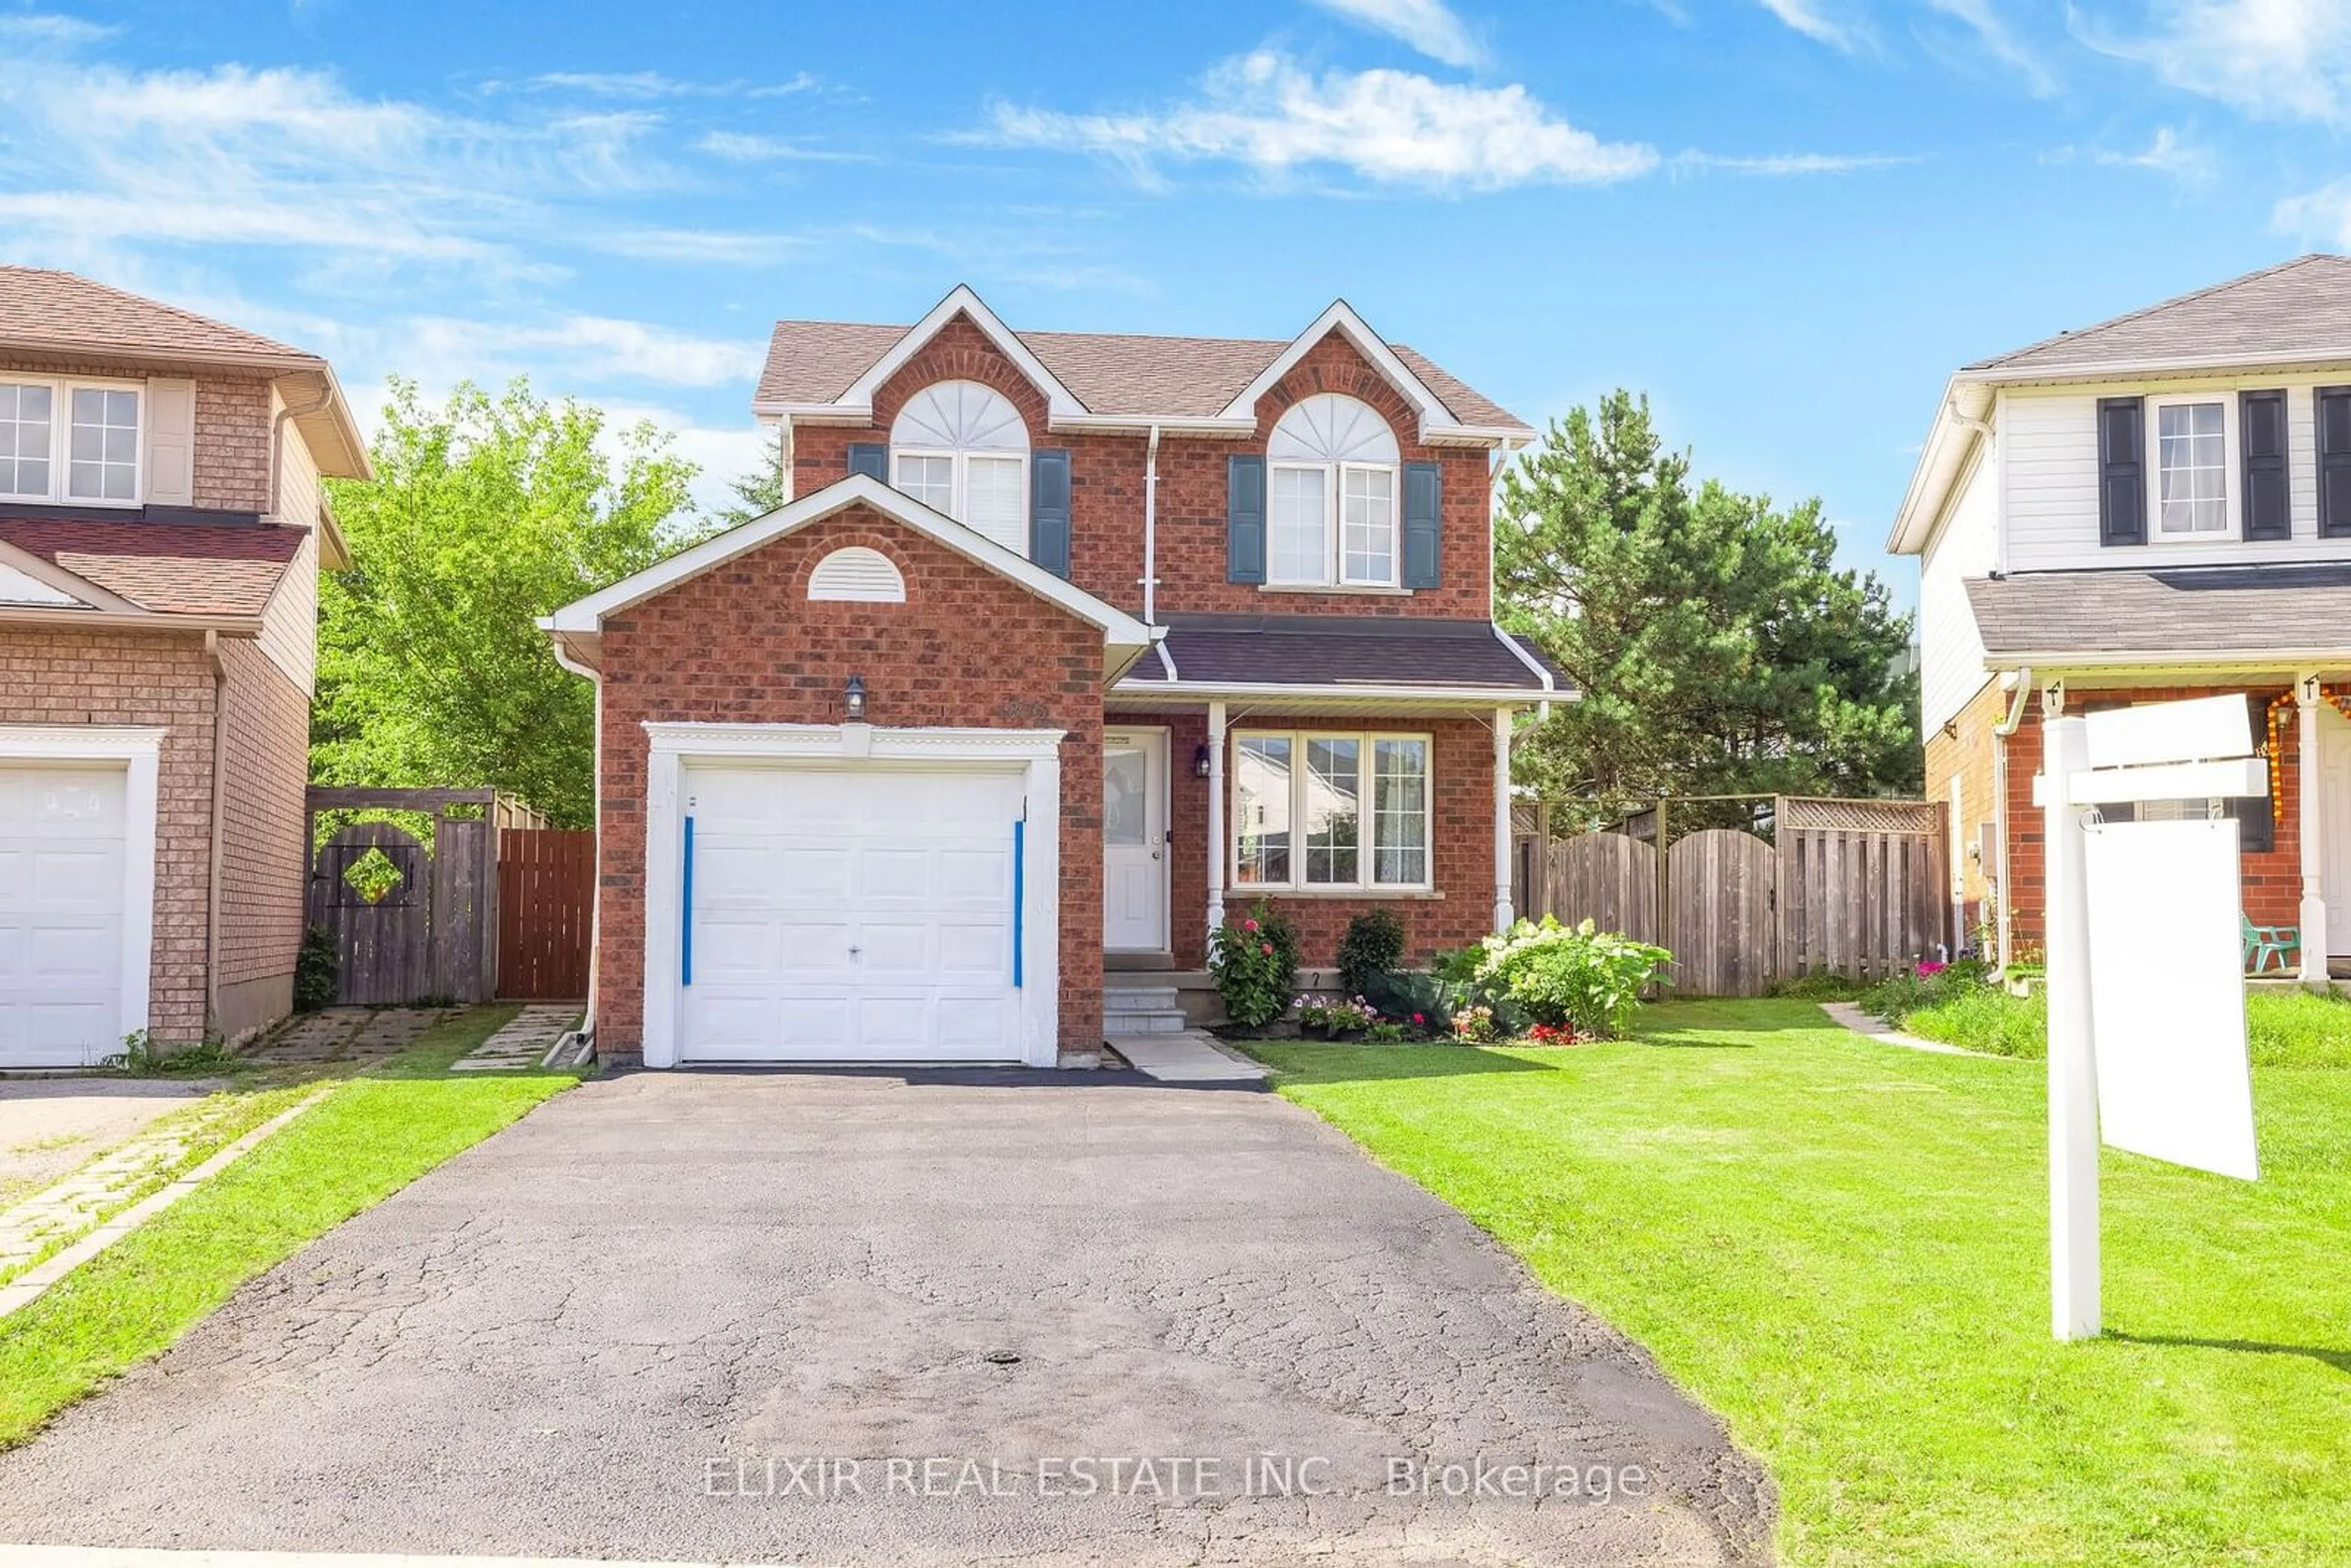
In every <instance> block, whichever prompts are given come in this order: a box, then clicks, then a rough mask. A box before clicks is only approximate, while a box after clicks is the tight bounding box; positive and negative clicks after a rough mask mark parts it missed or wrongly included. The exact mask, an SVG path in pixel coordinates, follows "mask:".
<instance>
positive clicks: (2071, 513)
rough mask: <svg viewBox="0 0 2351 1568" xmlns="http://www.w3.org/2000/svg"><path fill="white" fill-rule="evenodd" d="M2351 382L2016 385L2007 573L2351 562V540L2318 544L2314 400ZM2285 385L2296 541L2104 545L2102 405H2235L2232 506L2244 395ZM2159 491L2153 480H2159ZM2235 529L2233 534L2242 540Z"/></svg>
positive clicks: (2006, 404) (2007, 416) (2010, 424)
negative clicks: (2191, 401) (2190, 395)
mask: <svg viewBox="0 0 2351 1568" xmlns="http://www.w3.org/2000/svg"><path fill="white" fill-rule="evenodd" d="M2346 382H2351V368H2346V369H2345V370H2343V371H2340V372H2336V373H2333V374H2329V375H2324V376H2313V375H2310V374H2308V373H2306V372H2305V373H2304V374H2302V375H2299V376H2297V377H2294V378H2292V379H2288V378H2285V377H2282V376H2258V375H2255V376H2229V377H2209V378H2196V379H2173V380H2167V381H2159V382H2116V383H2113V384H2109V385H2099V386H2094V387H2069V388H2063V389H2055V390H2051V391H2045V392H2044V391H2039V390H2031V391H2026V390H2019V389H2015V388H2011V389H2009V390H2007V391H2004V392H2001V400H2000V410H1999V423H2000V430H2001V467H2002V470H2003V473H2004V476H2005V483H2006V490H2005V498H2006V509H2007V552H2006V555H2007V568H2008V570H2011V571H2060V570H2083V569H2085V568H2086V569H2095V568H2097V567H2132V568H2141V569H2144V568H2148V567H2162V566H2220V565H2237V564H2243V563H2246V562H2255V561H2265V560H2270V561H2293V560H2351V538H2334V539H2322V538H2319V537H2318V455H2317V433H2316V429H2315V423H2314V422H2315V419H2316V408H2315V403H2314V395H2313V394H2314V392H2315V390H2316V389H2317V388H2319V387H2321V386H2334V385H2338V384H2343V383H2346ZM2274 388H2283V389H2284V391H2285V394H2286V399H2285V406H2286V472H2287V475H2288V478H2289V483H2290V486H2291V497H2292V506H2291V511H2292V517H2293V522H2294V537H2293V538H2290V539H2268V540H2256V541H2254V542H2252V543H2250V544H2249V543H2246V542H2244V541H2242V540H2241V539H2238V538H2233V537H2231V538H2201V539H2195V540H2175V541H2169V542H2167V541H2164V540H2163V539H2162V538H2160V537H2159V536H2157V535H2154V534H2153V532H2152V529H2153V528H2154V517H2153V512H2154V508H2153V507H2152V506H2151V505H2150V507H2149V508H2148V512H2149V517H2148V527H2149V529H2150V538H2149V542H2148V543H2147V544H2144V545H2134V546H2117V547H2114V548H2107V547H2105V546H2102V545H2100V544H2099V543H2098V432H2097V415H2098V400H2099V399H2100V398H2104V397H2132V396H2140V395H2144V396H2147V397H2158V396H2162V395H2165V394H2168V393H2174V392H2194V393H2198V394H2202V395H2208V396H2210V398H2212V399H2213V400H2214V401H2216V402H2222V403H2225V404H2226V405H2228V411H2229V413H2228V417H2229V421H2230V430H2231V439H2230V448H2229V449H2230V455H2231V464H2230V472H2229V476H2228V483H2229V489H2230V495H2231V500H2232V502H2236V501H2241V498H2242V497H2241V495H2240V494H2239V492H2240V491H2241V489H2242V486H2243V484H2244V476H2243V474H2242V472H2241V468H2240V466H2239V465H2238V462H2237V458H2236V453H2237V444H2236V438H2235V424H2236V418H2237V409H2236V402H2237V393H2238V392H2240V391H2252V390H2257V389H2274ZM2149 482H2150V484H2152V475H2151V474H2150V479H2149ZM2233 532H2234V529H2233V528H2232V529H2231V533H2232V534H2233Z"/></svg>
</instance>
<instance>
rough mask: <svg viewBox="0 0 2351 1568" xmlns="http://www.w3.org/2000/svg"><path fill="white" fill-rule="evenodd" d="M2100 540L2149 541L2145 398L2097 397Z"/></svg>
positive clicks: (2106, 542)
mask: <svg viewBox="0 0 2351 1568" xmlns="http://www.w3.org/2000/svg"><path fill="white" fill-rule="evenodd" d="M2098 542H2099V543H2100V544H2102V545H2143V544H2145V543H2147V400H2146V399H2145V398H2137V397H2102V398H2100V399H2099V400H2098Z"/></svg>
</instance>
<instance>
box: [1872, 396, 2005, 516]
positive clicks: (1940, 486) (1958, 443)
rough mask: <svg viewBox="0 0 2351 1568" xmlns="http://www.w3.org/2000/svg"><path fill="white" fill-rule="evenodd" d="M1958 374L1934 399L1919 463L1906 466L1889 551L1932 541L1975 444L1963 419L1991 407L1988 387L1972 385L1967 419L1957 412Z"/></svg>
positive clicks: (1974, 436) (1978, 415) (1980, 416)
mask: <svg viewBox="0 0 2351 1568" xmlns="http://www.w3.org/2000/svg"><path fill="white" fill-rule="evenodd" d="M1959 383H1960V378H1959V377H1958V376H1954V377H1952V378H1951V379H1950V381H1949V382H1946V383H1945V384H1944V387H1943V395H1942V398H1941V400H1940V401H1938V402H1937V403H1936V404H1935V422H1934V423H1933V424H1932V425H1930V426H1928V431H1927V441H1926V444H1924V445H1923V446H1921V447H1920V448H1919V450H1918V463H1917V466H1916V467H1914V468H1912V469H1911V470H1910V485H1909V487H1908V488H1907V490H1905V491H1904V492H1903V494H1902V505H1901V506H1900V507H1898V508H1896V511H1895V513H1894V527H1893V528H1892V530H1891V531H1889V532H1888V533H1887V534H1886V553H1887V554H1888V555H1922V554H1924V553H1925V552H1926V549H1927V546H1928V544H1930V543H1931V542H1933V539H1934V537H1935V525H1936V523H1937V522H1938V520H1940V518H1941V517H1942V515H1943V513H1944V511H1945V510H1946V509H1947V508H1948V507H1949V505H1950V499H1951V487H1952V486H1954V485H1956V484H1957V483H1958V482H1959V478H1960V476H1962V475H1964V474H1965V473H1966V472H1967V465H1968V455H1969V454H1970V453H1971V452H1973V451H1974V450H1975V444H1976V441H1977V440H1978V438H1979V433H1978V432H1977V431H1975V430H1974V429H1972V428H1970V425H1969V424H1968V423H1967V419H1974V420H1981V419H1983V417H1984V416H1985V415H1986V414H1987V413H1990V412H1991V401H1992V396H1991V392H1990V391H1989V390H1988V389H1987V390H1982V391H1981V392H1980V393H1978V391H1977V389H1973V388H1970V394H1971V395H1970V402H1977V403H1978V404H1979V406H1978V407H1977V408H1976V409H1975V410H1974V412H1973V413H1970V414H1968V415H1967V419H1962V418H1961V417H1960V410H1959V401H1958V400H1959Z"/></svg>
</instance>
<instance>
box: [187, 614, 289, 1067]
mask: <svg viewBox="0 0 2351 1568" xmlns="http://www.w3.org/2000/svg"><path fill="white" fill-rule="evenodd" d="M204 660H205V662H206V663H207V664H211V665H212V669H213V806H212V821H211V833H210V837H211V839H212V842H211V843H209V844H208V845H206V846H205V866H206V870H205V883H204V1032H205V1033H206V1034H207V1035H210V1034H212V1033H214V1032H216V1031H217V1032H218V1033H220V1034H222V1035H223V1036H225V1035H226V1034H227V1032H228V1031H227V1030H226V1029H225V1028H224V1027H223V1025H222V1023H221V1010H220V955H221V841H222V839H223V837H224V835H223V834H222V832H221V807H222V805H223V804H224V803H225V800H226V795H227V790H226V778H225V776H226V774H227V772H228V716H227V714H226V713H225V712H224V711H223V710H224V709H225V708H226V707H227V706H228V664H227V662H226V661H225V660H224V659H222V657H221V652H220V633H219V632H205V633H204ZM303 863H304V864H306V865H307V864H308V863H309V862H308V860H307V859H306V860H305V861H304V862H303Z"/></svg>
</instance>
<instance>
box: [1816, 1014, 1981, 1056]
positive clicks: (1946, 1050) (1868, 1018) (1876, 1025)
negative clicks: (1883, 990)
mask: <svg viewBox="0 0 2351 1568" xmlns="http://www.w3.org/2000/svg"><path fill="white" fill-rule="evenodd" d="M1821 1011H1823V1012H1824V1013H1826V1014H1828V1015H1829V1021H1831V1022H1832V1023H1839V1024H1843V1025H1844V1027H1845V1028H1847V1029H1849V1030H1853V1032H1854V1033H1855V1034H1865V1035H1867V1036H1868V1037H1869V1038H1870V1039H1872V1040H1876V1041H1877V1042H1878V1043H1879V1044H1880V1045H1898V1046H1900V1047H1901V1048H1902V1049H1903V1050H1905V1051H1931V1052H1933V1053H1934V1054H1935V1055H1937V1056H1973V1057H1978V1058H1980V1059H1981V1060H1983V1061H2006V1060H2008V1059H2007V1058H2006V1057H2000V1056H1993V1055H1992V1054H1991V1053H1990V1052H1989V1051H1967V1050H1963V1049H1962V1048H1960V1047H1959V1046H1956V1045H1945V1044H1944V1043H1943V1042H1942V1041H1941V1040H1921V1039H1919V1038H1918V1037H1917V1035H1915V1034H1904V1033H1903V1032H1902V1031H1901V1030H1898V1029H1888V1028H1886V1020H1885V1019H1880V1018H1878V1017H1876V1015H1874V1014H1871V1013H1865V1012H1864V1011H1862V1009H1861V1006H1860V1004H1859V1003H1857V1002H1823V1003H1822V1004H1821Z"/></svg>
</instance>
